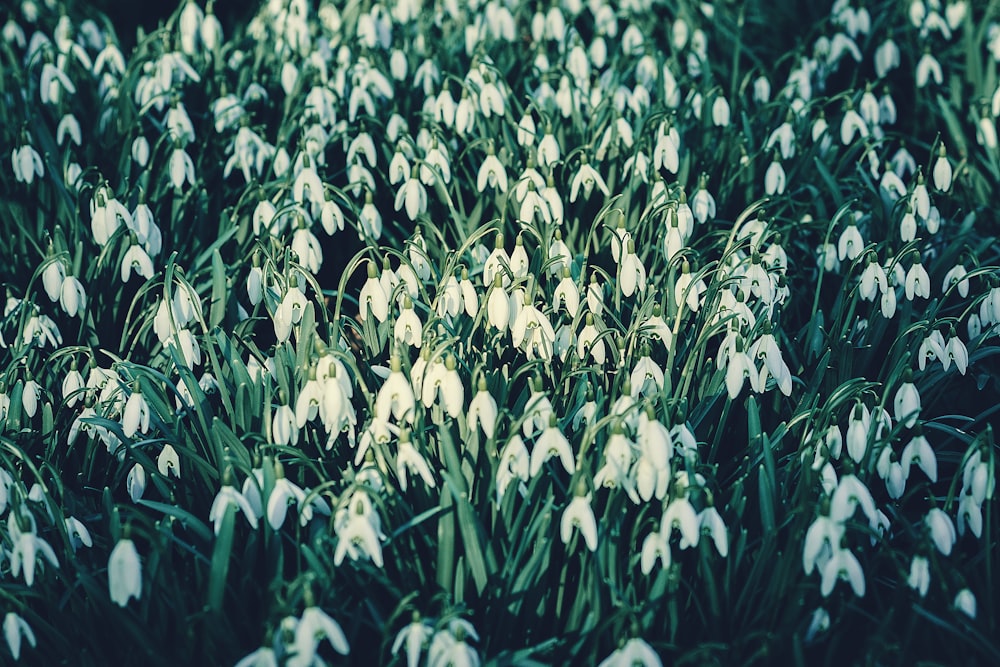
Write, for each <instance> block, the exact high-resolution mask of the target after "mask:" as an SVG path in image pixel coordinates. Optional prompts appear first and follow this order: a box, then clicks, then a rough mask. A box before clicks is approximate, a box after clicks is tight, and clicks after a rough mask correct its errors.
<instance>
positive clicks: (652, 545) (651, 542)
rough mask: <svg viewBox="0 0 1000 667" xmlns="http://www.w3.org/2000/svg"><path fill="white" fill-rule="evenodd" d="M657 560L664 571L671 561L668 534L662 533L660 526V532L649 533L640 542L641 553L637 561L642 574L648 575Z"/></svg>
mask: <svg viewBox="0 0 1000 667" xmlns="http://www.w3.org/2000/svg"><path fill="white" fill-rule="evenodd" d="M668 530H669V529H668ZM657 560H659V561H660V565H661V567H662V568H663V569H664V570H666V569H668V568H669V567H670V563H671V561H672V560H673V557H672V555H671V552H670V541H669V532H664V531H663V529H662V526H661V530H660V531H653V532H651V533H650V534H649V535H647V536H646V538H645V539H644V540H643V541H642V553H641V555H640V560H639V567H640V569H641V570H642V573H643V574H645V575H648V574H649V573H650V572H652V571H653V566H654V565H655V564H656V561H657Z"/></svg>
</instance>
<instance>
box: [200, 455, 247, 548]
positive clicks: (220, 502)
mask: <svg viewBox="0 0 1000 667" xmlns="http://www.w3.org/2000/svg"><path fill="white" fill-rule="evenodd" d="M230 507H235V508H236V509H237V510H240V511H241V512H243V516H244V517H246V520H247V523H249V524H250V527H251V528H254V529H256V528H257V514H256V513H255V512H254V511H253V508H252V507H251V506H250V503H249V502H247V499H246V497H244V495H243V494H242V493H240V492H239V491H237V490H236V487H234V486H233V469H232V467H228V466H227V467H226V470H225V472H223V474H222V488H220V489H219V493H218V494H216V496H215V500H214V501H213V502H212V508H211V509H210V510H209V512H208V520H209V521H212V522H214V523H215V534H216V535H218V534H219V531H220V530H222V520H223V519H224V518H225V516H226V512H227V511H228V510H229V508H230Z"/></svg>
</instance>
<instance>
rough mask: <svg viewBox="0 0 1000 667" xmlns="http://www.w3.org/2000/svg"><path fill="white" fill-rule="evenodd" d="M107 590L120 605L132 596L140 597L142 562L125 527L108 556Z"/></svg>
mask: <svg viewBox="0 0 1000 667" xmlns="http://www.w3.org/2000/svg"><path fill="white" fill-rule="evenodd" d="M108 591H109V593H110V595H111V600H112V601H113V602H114V603H115V604H117V605H118V606H120V607H125V606H128V602H129V600H130V599H132V598H135V599H136V600H138V599H139V598H141V597H142V562H141V561H140V560H139V552H138V551H137V550H136V548H135V543H134V542H132V540H131V538H130V537H129V532H128V529H127V528H126V530H125V534H124V537H122V539H120V540H118V543H117V544H115V548H114V549H112V551H111V556H110V557H109V558H108Z"/></svg>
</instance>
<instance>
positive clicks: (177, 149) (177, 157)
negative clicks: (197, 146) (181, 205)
mask: <svg viewBox="0 0 1000 667" xmlns="http://www.w3.org/2000/svg"><path fill="white" fill-rule="evenodd" d="M169 173H170V183H171V184H172V185H173V186H174V188H175V189H177V190H180V189H181V188H182V187H183V186H184V183H187V184H188V185H192V186H193V185H194V184H195V173H194V161H192V160H191V156H190V155H188V153H187V151H185V150H184V148H183V147H182V146H181V145H180V144H179V143H178V144H174V150H173V151H172V152H171V153H170V164H169Z"/></svg>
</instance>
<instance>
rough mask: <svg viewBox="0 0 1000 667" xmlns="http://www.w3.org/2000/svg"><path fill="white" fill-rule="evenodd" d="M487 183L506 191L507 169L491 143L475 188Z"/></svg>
mask: <svg viewBox="0 0 1000 667" xmlns="http://www.w3.org/2000/svg"><path fill="white" fill-rule="evenodd" d="M487 185H489V186H490V187H492V188H495V189H496V190H497V191H498V192H507V170H506V169H504V166H503V164H501V163H500V160H499V158H497V156H496V154H495V153H494V152H493V147H492V145H491V146H490V148H489V149H488V150H487V152H486V158H485V159H484V160H483V164H482V165H481V166H480V167H479V175H478V177H477V178H476V189H477V190H479V192H482V191H483V190H485V189H486V186H487ZM397 210H398V209H397Z"/></svg>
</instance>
